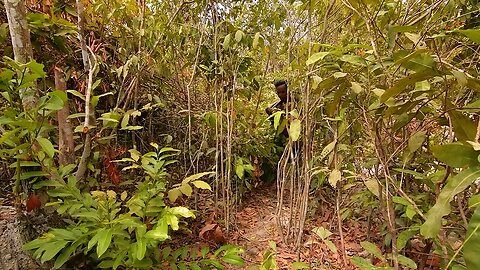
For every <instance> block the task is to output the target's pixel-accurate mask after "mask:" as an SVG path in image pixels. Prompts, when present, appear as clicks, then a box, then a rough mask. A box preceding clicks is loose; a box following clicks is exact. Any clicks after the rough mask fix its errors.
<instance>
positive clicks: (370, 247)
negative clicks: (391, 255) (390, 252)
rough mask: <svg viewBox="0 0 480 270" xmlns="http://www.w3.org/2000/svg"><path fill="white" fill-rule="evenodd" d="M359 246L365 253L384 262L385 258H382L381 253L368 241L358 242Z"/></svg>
mask: <svg viewBox="0 0 480 270" xmlns="http://www.w3.org/2000/svg"><path fill="white" fill-rule="evenodd" d="M360 245H361V246H362V247H363V248H364V249H365V251H367V252H368V253H370V254H372V255H373V256H375V257H377V258H378V259H379V260H381V261H382V262H384V261H385V257H384V256H383V254H382V251H381V250H380V249H379V248H378V247H377V245H375V244H373V243H371V242H368V241H363V242H360Z"/></svg>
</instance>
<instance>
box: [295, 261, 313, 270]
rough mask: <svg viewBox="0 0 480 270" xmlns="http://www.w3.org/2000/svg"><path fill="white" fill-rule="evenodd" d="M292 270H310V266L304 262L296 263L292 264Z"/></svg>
mask: <svg viewBox="0 0 480 270" xmlns="http://www.w3.org/2000/svg"><path fill="white" fill-rule="evenodd" d="M292 269H310V265H309V264H308V263H304V262H294V263H292Z"/></svg>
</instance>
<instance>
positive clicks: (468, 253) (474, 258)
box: [463, 207, 480, 270]
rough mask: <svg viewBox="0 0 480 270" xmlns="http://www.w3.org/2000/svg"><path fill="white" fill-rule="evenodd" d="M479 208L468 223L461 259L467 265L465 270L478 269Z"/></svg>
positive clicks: (479, 245) (479, 246) (479, 266)
mask: <svg viewBox="0 0 480 270" xmlns="http://www.w3.org/2000/svg"><path fill="white" fill-rule="evenodd" d="M479 250H480V207H477V209H476V210H475V212H474V213H473V215H472V217H471V218H470V221H469V222H468V228H467V235H466V238H465V244H464V246H463V258H464V259H465V262H466V264H467V270H477V269H480V256H478V251H479Z"/></svg>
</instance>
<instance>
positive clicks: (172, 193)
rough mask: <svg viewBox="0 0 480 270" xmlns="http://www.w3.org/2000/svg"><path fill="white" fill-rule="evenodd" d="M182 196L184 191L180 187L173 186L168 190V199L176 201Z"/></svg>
mask: <svg viewBox="0 0 480 270" xmlns="http://www.w3.org/2000/svg"><path fill="white" fill-rule="evenodd" d="M180 196H182V192H181V191H180V189H179V188H172V189H170V190H169V191H168V199H169V200H170V201H171V202H175V201H176V200H177V199H178V197H180Z"/></svg>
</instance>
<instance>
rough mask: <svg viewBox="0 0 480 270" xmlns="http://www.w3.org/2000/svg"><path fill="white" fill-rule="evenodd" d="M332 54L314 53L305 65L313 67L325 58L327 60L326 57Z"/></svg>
mask: <svg viewBox="0 0 480 270" xmlns="http://www.w3.org/2000/svg"><path fill="white" fill-rule="evenodd" d="M329 54H330V52H317V53H314V54H312V55H310V57H309V58H308V60H307V62H306V63H305V64H306V65H307V66H309V65H311V64H315V63H316V62H318V61H320V60H322V59H323V58H325V56H327V55H329Z"/></svg>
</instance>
